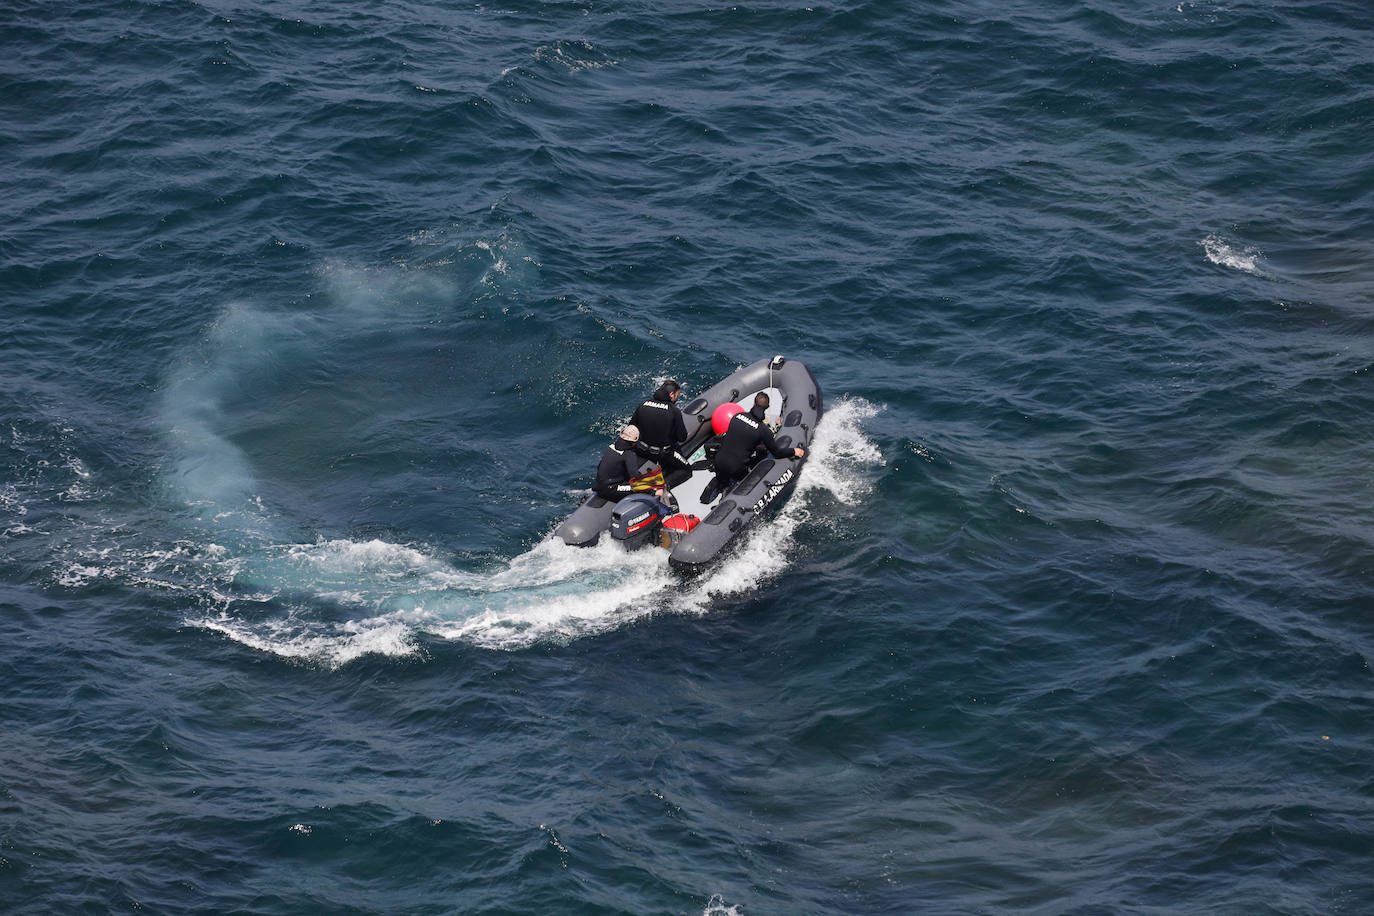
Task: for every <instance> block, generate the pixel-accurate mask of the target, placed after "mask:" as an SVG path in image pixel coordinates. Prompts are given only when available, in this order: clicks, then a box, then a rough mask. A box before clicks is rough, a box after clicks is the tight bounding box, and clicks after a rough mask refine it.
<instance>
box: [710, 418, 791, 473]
mask: <svg viewBox="0 0 1374 916" xmlns="http://www.w3.org/2000/svg"><path fill="white" fill-rule="evenodd" d="M763 416H764V411H763V408H762V407H757V406H756V407H754V409H753V410H750V411H749V412H748V413H737V414H735V415H734V416H733V417H731V418H730V425H729V426H727V427H726V428H725V435H724V436H722V437H721V440H720V451H718V452H716V476H717V477H721V478H725V479H729V478H730V477H733V476H736V475H738V474H741V473H742V472H743V471H744V470H745V469H746V468H747V467H749V459H750V457H752V456H753V454H754V449H756V448H758V447H759V446H760V445H762V446H764V447H766V448H767V449H768V451H769V453H771V454H772V456H773V457H774V458H791V457H793V456H794V452H793V451H792V449H790V448H782V447H780V446H779V445H778V443H777V440H775V439H774V438H773V431H772V430H771V429H769V428H768V424H767V423H765V422H763Z"/></svg>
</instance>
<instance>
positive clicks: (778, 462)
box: [557, 356, 823, 574]
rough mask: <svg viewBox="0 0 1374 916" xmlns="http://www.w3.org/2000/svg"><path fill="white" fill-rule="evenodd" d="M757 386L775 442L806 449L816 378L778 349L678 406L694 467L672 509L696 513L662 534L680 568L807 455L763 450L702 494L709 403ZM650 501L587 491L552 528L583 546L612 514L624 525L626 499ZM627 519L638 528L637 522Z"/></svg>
mask: <svg viewBox="0 0 1374 916" xmlns="http://www.w3.org/2000/svg"><path fill="white" fill-rule="evenodd" d="M760 391H766V392H768V395H769V400H770V401H771V404H770V405H769V408H768V416H767V419H768V421H769V422H771V423H779V422H780V424H781V425H780V426H778V428H777V432H776V438H777V442H778V444H779V445H780V446H782V447H783V448H792V447H795V446H801V447H802V448H805V449H807V451H808V453H809V451H810V448H811V442H812V439H813V438H814V437H815V435H816V424H817V423H818V422H819V421H820V418H821V413H822V411H823V407H822V403H821V386H820V385H819V384H817V383H816V377H815V376H814V375H812V374H811V370H810V369H808V368H807V367H806V365H805V364H803V363H800V362H797V361H796V360H789V359H784V358H783V357H781V356H775V357H773V358H772V359H761V360H759V361H758V362H756V363H753V364H751V365H748V366H745V367H744V368H743V369H738V370H736V371H735V372H734V373H732V374H731V375H730V376H728V377H727V378H725V379H723V380H721V381H720V382H718V383H716V384H715V385H712V386H711V387H710V388H708V389H706V390H705V391H703V392H702V393H701V394H700V395H699V396H698V397H696V398H694V399H693V400H692V401H691V402H690V403H689V404H687V406H685V407H683V408H682V419H683V420H684V421H685V423H686V425H687V441H686V442H685V443H683V445H682V446H681V447H680V448H679V449H678V452H679V453H680V454H682V455H683V456H684V457H685V458H686V459H687V460H688V462H690V463H691V464H692V465H693V467H694V470H693V472H692V476H691V477H690V478H689V479H688V480H687V481H686V482H684V483H679V484H676V485H675V486H674V487H673V488H672V493H673V496H674V497H675V498H676V501H677V508H678V511H679V512H680V513H681V514H682V515H683V516H696V517H697V518H699V519H700V523H699V524H697V525H696V527H695V528H693V529H692V530H691V531H689V532H687V533H686V534H681V535H680V536H676V537H673V538H671V539H669V538H668V537H667V536H666V535H665V538H664V540H665V542H666V543H671V552H670V553H669V555H668V562H669V564H670V565H671V566H672V567H673V568H674V569H676V570H678V571H679V572H682V573H686V574H692V573H698V572H701V571H702V570H703V569H705V568H706V567H707V566H709V565H710V564H711V563H712V562H714V561H715V560H716V559H717V558H718V557H719V556H720V555H721V554H722V553H724V552H725V550H726V548H728V547H729V546H730V545H731V543H733V542H734V541H735V540H736V539H737V538H738V537H739V536H740V535H741V534H743V533H744V531H745V530H746V529H748V528H749V527H750V526H752V525H753V524H754V523H755V522H756V521H758V520H759V519H760V518H761V517H762V516H763V515H764V514H765V513H766V512H767V511H768V510H769V509H770V508H773V507H775V506H777V505H778V504H779V502H780V500H782V499H783V497H785V496H786V495H787V494H788V493H790V492H791V490H792V488H793V487H795V486H796V484H797V475H798V474H799V473H800V472H801V466H802V465H803V464H804V463H805V461H806V458H782V459H777V458H774V457H773V456H772V455H769V454H767V453H764V457H763V459H762V460H761V461H759V463H758V464H756V465H755V466H754V467H753V469H752V470H750V471H749V473H748V474H747V475H746V476H745V478H744V479H743V480H741V481H739V482H738V483H736V484H735V485H734V486H733V487H730V488H729V489H727V490H726V491H725V492H724V493H722V494H721V495H720V496H718V497H717V498H716V499H715V500H714V501H713V502H712V503H711V504H709V505H708V504H703V503H702V502H701V494H702V491H703V490H704V489H705V488H706V485H707V484H708V483H710V481H711V479H712V478H713V477H714V476H715V474H714V472H713V471H712V470H710V469H709V468H707V467H706V466H705V465H706V463H707V454H708V448H707V446H708V444H711V443H712V440H713V439H714V438H715V430H714V429H712V427H711V415H712V414H713V413H714V412H715V410H716V408H718V407H720V406H721V405H723V404H729V403H732V402H733V403H737V404H740V405H742V406H743V407H744V408H745V409H748V408H749V407H752V406H753V403H754V395H756V394H758V393H759V392H760ZM710 453H711V454H714V450H713V449H712V450H710ZM808 457H809V456H808ZM655 466H656V462H654V461H650V460H645V461H644V462H643V464H642V465H641V472H643V471H649V470H652V469H653V468H654V467H655ZM655 502H656V501H655V500H653V499H652V497H642V496H629V497H626V498H625V499H622V500H621V501H620V502H619V503H614V502H610V501H609V500H606V499H602V498H601V497H600V496H597V495H596V494H592V496H590V497H589V498H588V499H587V501H586V502H584V503H583V504H582V505H581V506H580V507H579V508H578V509H577V511H576V512H574V513H573V514H572V515H571V516H569V517H568V519H567V520H566V521H564V522H563V524H562V525H560V526H559V527H558V531H557V534H558V536H559V537H561V538H562V539H563V541H564V543H566V544H571V545H574V546H581V547H590V546H592V545H593V544H595V543H596V542H597V541H598V540H599V539H600V537H601V534H602V532H604V531H606V530H607V529H609V528H611V527H612V524H613V522H615V523H617V528H616V531H615V536H616V537H622V534H621V532H622V531H623V530H624V529H625V526H620V525H619V524H618V523H619V521H620V517H621V515H622V514H624V513H627V512H631V511H637V510H635V509H632V508H630V507H631V506H632V505H638V504H643V505H647V506H652V505H653V504H655ZM613 514H615V517H614V518H613V517H612V516H613ZM642 517H643V516H637V517H636V518H634V519H630V520H629V521H630V522H639V520H640V518H642ZM671 522H672V520H671V519H670V520H669V521H668V523H667V526H668V527H672V524H671ZM630 527H633V528H636V529H637V528H639V527H641V526H639V525H633V526H630ZM652 531H653V533H655V534H657V532H658V526H657V525H655V526H653V528H652ZM644 540H647V538H635V539H631V540H627V541H626V545H627V546H631V547H633V546H638V544H639V543H643V541H644Z"/></svg>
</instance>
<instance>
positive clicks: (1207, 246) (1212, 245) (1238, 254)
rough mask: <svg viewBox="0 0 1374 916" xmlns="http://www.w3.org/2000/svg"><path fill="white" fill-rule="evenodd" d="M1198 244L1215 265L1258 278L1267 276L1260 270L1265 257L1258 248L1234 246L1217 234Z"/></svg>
mask: <svg viewBox="0 0 1374 916" xmlns="http://www.w3.org/2000/svg"><path fill="white" fill-rule="evenodd" d="M1198 244H1199V245H1201V246H1202V250H1203V252H1205V253H1206V255H1207V260H1209V261H1211V262H1212V263H1213V264H1217V265H1219V266H1221V267H1229V268H1231V269H1232V270H1239V271H1243V272H1245V273H1247V274H1253V275H1254V276H1256V277H1263V276H1265V273H1264V271H1263V270H1262V269H1261V268H1260V261H1261V259H1262V257H1263V255H1261V254H1260V251H1259V249H1258V248H1252V247H1240V246H1238V245H1234V244H1232V243H1231V242H1228V241H1227V240H1226V239H1223V238H1222V237H1221V236H1219V235H1216V234H1215V233H1214V234H1212V235H1209V236H1207V237H1206V238H1205V239H1203V240H1202V241H1200V242H1198Z"/></svg>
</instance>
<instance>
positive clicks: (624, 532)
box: [611, 496, 663, 550]
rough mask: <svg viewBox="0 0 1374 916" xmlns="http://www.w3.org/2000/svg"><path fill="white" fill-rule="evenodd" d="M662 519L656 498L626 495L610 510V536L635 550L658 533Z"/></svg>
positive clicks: (627, 548) (626, 547) (628, 548)
mask: <svg viewBox="0 0 1374 916" xmlns="http://www.w3.org/2000/svg"><path fill="white" fill-rule="evenodd" d="M662 520H663V514H662V510H661V508H660V506H659V502H658V500H656V499H654V498H653V497H652V496H627V497H625V498H624V499H622V500H621V501H620V502H618V503H616V504H615V508H614V509H612V510H611V537H613V538H615V539H616V540H617V541H620V542H621V543H622V544H624V545H625V549H626V550H637V549H639V548H640V547H643V546H644V545H645V544H648V543H650V542H651V541H652V540H653V538H654V536H655V535H657V534H658V529H659V524H660V522H661V521H662Z"/></svg>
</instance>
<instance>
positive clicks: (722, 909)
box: [701, 894, 744, 916]
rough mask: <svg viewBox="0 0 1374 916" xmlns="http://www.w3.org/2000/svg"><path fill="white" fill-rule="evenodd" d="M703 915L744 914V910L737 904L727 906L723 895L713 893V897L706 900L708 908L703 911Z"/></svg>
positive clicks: (732, 915)
mask: <svg viewBox="0 0 1374 916" xmlns="http://www.w3.org/2000/svg"><path fill="white" fill-rule="evenodd" d="M701 916H744V911H743V910H741V909H740V908H739V907H737V906H726V904H725V898H724V897H723V896H721V895H720V894H712V895H711V899H710V900H708V901H706V909H704V910H702V911H701Z"/></svg>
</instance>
